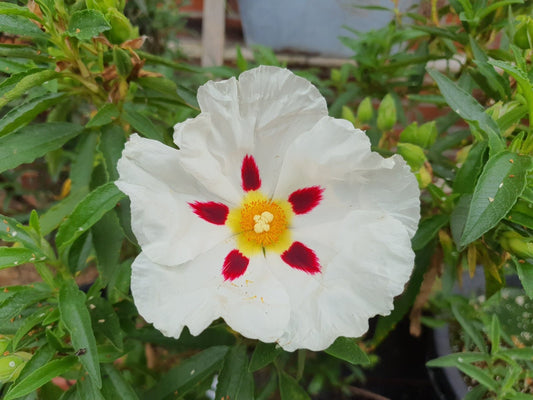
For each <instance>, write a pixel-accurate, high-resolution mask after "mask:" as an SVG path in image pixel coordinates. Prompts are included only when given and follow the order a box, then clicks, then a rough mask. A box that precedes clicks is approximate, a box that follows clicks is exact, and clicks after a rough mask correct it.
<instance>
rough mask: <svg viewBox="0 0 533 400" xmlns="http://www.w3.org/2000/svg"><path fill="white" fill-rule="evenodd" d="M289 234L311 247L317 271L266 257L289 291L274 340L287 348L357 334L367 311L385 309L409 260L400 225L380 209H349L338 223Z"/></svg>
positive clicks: (315, 346) (319, 346)
mask: <svg viewBox="0 0 533 400" xmlns="http://www.w3.org/2000/svg"><path fill="white" fill-rule="evenodd" d="M293 235H294V240H298V241H301V242H302V243H304V244H305V245H306V246H308V247H309V248H311V249H312V250H313V251H315V253H316V254H317V256H318V258H319V260H320V262H321V265H322V272H321V273H320V274H315V275H308V274H305V273H302V272H301V271H298V270H294V269H291V268H290V267H289V266H287V265H286V264H284V263H283V262H278V263H275V262H273V263H272V266H273V272H274V274H275V275H276V276H277V278H278V279H279V281H280V282H283V284H284V285H285V286H286V287H287V291H288V292H289V295H290V296H291V321H290V323H289V325H288V329H287V331H286V332H285V333H284V335H283V336H282V337H281V338H280V340H279V341H278V343H279V344H280V345H281V346H282V347H283V348H284V349H285V350H287V351H294V350H296V349H298V348H307V349H310V350H313V351H320V350H324V349H326V348H327V347H329V346H330V345H331V344H332V343H333V342H334V341H335V339H336V338H337V337H339V336H347V337H359V336H361V335H363V334H364V333H365V332H366V331H367V329H368V319H369V318H370V317H373V316H374V315H377V314H381V315H387V314H389V313H390V311H391V310H392V308H393V299H394V297H395V296H396V295H398V294H400V293H401V292H402V291H403V288H404V285H405V283H406V282H407V281H408V279H409V276H410V274H411V271H412V268H413V265H414V252H413V251H412V250H411V245H410V238H409V234H408V232H407V230H406V228H405V227H404V225H403V224H402V223H400V222H399V221H397V220H396V219H394V218H392V217H390V216H387V215H386V214H380V213H376V212H374V213H371V212H353V213H351V214H350V215H348V216H347V217H346V219H345V220H344V221H343V222H341V223H340V224H338V223H328V224H324V225H321V226H317V227H315V229H314V230H311V229H308V228H307V229H301V230H295V231H294V232H293Z"/></svg>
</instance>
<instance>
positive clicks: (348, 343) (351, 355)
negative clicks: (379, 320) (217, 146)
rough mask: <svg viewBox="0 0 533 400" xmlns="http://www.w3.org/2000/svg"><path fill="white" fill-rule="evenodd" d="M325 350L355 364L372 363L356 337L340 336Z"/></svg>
mask: <svg viewBox="0 0 533 400" xmlns="http://www.w3.org/2000/svg"><path fill="white" fill-rule="evenodd" d="M324 351H325V352H326V353H328V354H329V355H331V356H333V357H336V358H338V359H340V360H344V361H348V362H349V363H351V364H353V365H366V364H370V360H369V359H368V356H367V355H366V353H365V352H364V351H363V350H362V349H361V347H359V345H358V344H357V342H356V341H355V339H349V338H345V337H339V338H337V340H335V342H334V343H333V344H332V345H331V346H329V347H328V348H327V349H326V350H324Z"/></svg>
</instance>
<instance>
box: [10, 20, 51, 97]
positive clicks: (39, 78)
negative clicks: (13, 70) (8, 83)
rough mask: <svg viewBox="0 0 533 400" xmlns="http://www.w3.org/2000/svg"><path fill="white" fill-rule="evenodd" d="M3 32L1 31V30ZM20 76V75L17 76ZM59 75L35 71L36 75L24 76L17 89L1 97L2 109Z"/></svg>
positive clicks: (16, 85) (47, 71) (46, 71)
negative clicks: (28, 91)
mask: <svg viewBox="0 0 533 400" xmlns="http://www.w3.org/2000/svg"><path fill="white" fill-rule="evenodd" d="M0 31H1V29H0ZM17 75H18V74H17ZM58 76H59V74H58V73H57V72H55V71H52V70H48V69H45V70H35V73H32V74H31V75H26V76H24V77H23V78H22V79H21V80H20V81H18V82H17V83H16V84H15V87H14V88H13V89H11V90H10V91H8V92H6V93H5V94H4V95H3V96H2V97H0V108H2V107H4V106H5V105H6V104H7V103H9V102H10V101H11V100H15V99H16V98H17V97H20V96H22V95H23V94H24V93H26V91H27V90H29V89H31V88H33V87H36V86H40V85H42V84H43V83H44V82H47V81H49V80H51V79H54V78H57V77H58Z"/></svg>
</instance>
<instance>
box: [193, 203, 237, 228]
mask: <svg viewBox="0 0 533 400" xmlns="http://www.w3.org/2000/svg"><path fill="white" fill-rule="evenodd" d="M189 205H190V206H191V207H192V209H193V211H194V213H195V214H196V215H198V216H199V217H200V218H202V219H203V220H206V221H207V222H211V223H212V224H215V225H224V224H225V223H226V218H227V217H228V213H229V208H228V206H226V205H225V204H222V203H215V202H214V201H208V202H205V203H202V202H200V201H195V202H194V203H189Z"/></svg>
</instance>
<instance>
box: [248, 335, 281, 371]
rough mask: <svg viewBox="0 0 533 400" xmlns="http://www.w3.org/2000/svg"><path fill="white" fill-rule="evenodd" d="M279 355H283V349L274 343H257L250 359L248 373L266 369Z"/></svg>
mask: <svg viewBox="0 0 533 400" xmlns="http://www.w3.org/2000/svg"><path fill="white" fill-rule="evenodd" d="M281 353H283V349H282V348H281V347H280V346H278V345H277V344H276V343H263V342H257V345H256V346H255V350H254V352H253V354H252V359H251V360H250V366H249V367H248V368H249V369H250V372H255V371H257V370H260V369H261V368H264V367H266V366H267V365H268V364H270V363H271V362H272V361H274V360H275V359H276V357H277V356H279V355H280V354H281Z"/></svg>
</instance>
